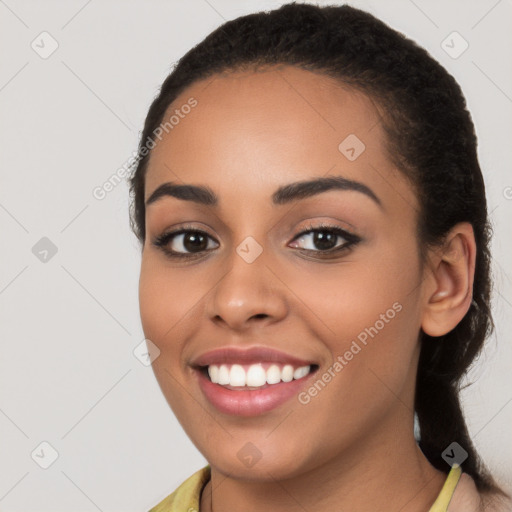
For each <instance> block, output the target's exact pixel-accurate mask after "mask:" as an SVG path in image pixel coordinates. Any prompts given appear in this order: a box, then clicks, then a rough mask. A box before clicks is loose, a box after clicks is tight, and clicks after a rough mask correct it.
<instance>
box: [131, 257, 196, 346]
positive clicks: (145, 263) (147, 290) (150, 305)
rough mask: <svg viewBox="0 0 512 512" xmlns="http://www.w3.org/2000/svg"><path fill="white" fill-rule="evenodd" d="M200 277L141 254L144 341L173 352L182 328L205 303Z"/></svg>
mask: <svg viewBox="0 0 512 512" xmlns="http://www.w3.org/2000/svg"><path fill="white" fill-rule="evenodd" d="M199 283H200V278H199V277H198V276H195V277H193V276H192V274H191V273H189V272H187V271H186V270H180V269H171V268H168V267H166V266H165V265H162V262H161V261H159V258H157V257H155V256H153V255H149V254H148V255H143V258H142V265H141V272H140V280H139V304H140V316H141V322H142V327H143V330H144V334H145V336H146V338H148V339H150V340H151V341H153V343H155V344H156V345H157V346H158V347H159V349H160V350H161V351H176V350H178V348H179V343H177V340H180V339H182V337H183V335H184V333H183V329H184V327H185V326H190V325H196V323H194V322H193V321H192V319H193V317H194V315H195V314H197V312H198V310H199V306H200V305H201V301H202V300H204V294H205V290H204V287H201V286H199Z"/></svg>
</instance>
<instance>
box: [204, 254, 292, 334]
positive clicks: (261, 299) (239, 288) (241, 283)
mask: <svg viewBox="0 0 512 512" xmlns="http://www.w3.org/2000/svg"><path fill="white" fill-rule="evenodd" d="M264 254H265V251H263V253H262V254H261V255H260V256H259V257H258V258H257V259H256V260H255V261H253V262H252V263H248V262H247V261H245V260H244V259H243V258H242V257H240V256H239V254H238V253H237V252H236V251H234V250H233V254H232V256H231V258H230V261H229V265H230V266H229V267H228V268H229V270H228V271H227V272H226V273H225V274H224V276H223V277H222V278H221V279H220V281H219V283H218V284H217V285H216V286H215V288H214V290H213V291H212V293H211V294H210V295H209V298H208V303H207V306H206V309H207V313H208V315H209V318H210V319H211V320H212V321H213V322H215V323H217V324H219V325H222V326H224V327H228V328H230V329H232V330H235V331H239V332H242V331H247V330H248V329H251V328H253V327H255V326H263V325H267V324H272V323H275V322H278V321H280V320H282V319H283V318H284V317H285V316H286V315H287V312H288V303H287V300H286V286H284V284H283V283H282V282H281V281H280V280H279V279H278V278H277V277H276V274H277V275H278V272H277V271H276V269H271V268H269V267H268V266H267V264H268V263H269V262H268V258H266V257H265V256H264Z"/></svg>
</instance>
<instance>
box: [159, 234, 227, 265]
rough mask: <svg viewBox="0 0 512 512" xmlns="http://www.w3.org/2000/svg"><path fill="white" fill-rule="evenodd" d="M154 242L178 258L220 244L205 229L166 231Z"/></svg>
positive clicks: (213, 247)
mask: <svg viewBox="0 0 512 512" xmlns="http://www.w3.org/2000/svg"><path fill="white" fill-rule="evenodd" d="M210 242H212V243H213V245H212V243H210ZM153 243H154V244H155V245H156V246H157V247H159V248H161V249H162V250H163V251H165V253H166V254H167V255H168V256H170V257H178V258H179V257H186V256H188V255H193V254H200V253H203V252H205V251H208V250H210V249H215V248H216V247H217V246H218V245H215V244H216V242H215V241H214V240H213V238H212V237H211V236H210V235H208V234H207V233H205V232H204V231H199V230H191V229H187V230H185V229H181V230H178V231H174V232H171V233H164V234H163V235H161V236H159V237H158V238H157V239H156V240H155V241H154V242H153Z"/></svg>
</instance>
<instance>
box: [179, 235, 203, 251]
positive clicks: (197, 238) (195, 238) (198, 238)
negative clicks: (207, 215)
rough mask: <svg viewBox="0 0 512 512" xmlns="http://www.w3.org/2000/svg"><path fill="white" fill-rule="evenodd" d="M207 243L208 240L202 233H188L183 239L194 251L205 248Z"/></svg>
mask: <svg viewBox="0 0 512 512" xmlns="http://www.w3.org/2000/svg"><path fill="white" fill-rule="evenodd" d="M207 245H208V241H207V240H206V237H205V236H203V235H202V234H201V233H188V234H186V235H185V238H184V240H183V246H184V247H185V249H187V251H190V252H193V251H194V249H197V250H199V251H201V250H205V249H206V246H207Z"/></svg>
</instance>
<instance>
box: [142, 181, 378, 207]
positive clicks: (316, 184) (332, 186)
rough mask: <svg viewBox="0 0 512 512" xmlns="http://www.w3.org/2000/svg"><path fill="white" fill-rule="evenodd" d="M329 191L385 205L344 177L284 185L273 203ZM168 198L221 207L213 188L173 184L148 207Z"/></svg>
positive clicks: (155, 195)
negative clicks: (353, 193) (346, 192)
mask: <svg viewBox="0 0 512 512" xmlns="http://www.w3.org/2000/svg"><path fill="white" fill-rule="evenodd" d="M329 190H355V191H356V192H361V193H362V194H365V195H366V196H368V197H369V198H370V199H372V200H373V201H374V202H375V203H376V204H377V205H379V207H380V208H382V202H381V201H380V199H379V198H378V197H377V195H376V194H375V193H374V192H373V190H371V189H370V188H369V187H367V186H366V185H364V184H363V183H360V182H359V181H354V180H349V179H347V178H344V177H343V176H328V177H322V178H315V179H312V180H307V181H297V182H295V183H289V184H287V185H283V186H281V187H279V188H278V189H277V190H276V191H275V192H274V193H273V194H272V203H273V204H274V205H284V204H288V203H291V202H293V201H297V200H300V199H306V198H308V197H312V196H314V195H317V194H321V193H322V192H327V191H329ZM166 196H171V197H175V198H177V199H182V200H184V201H192V202H194V203H198V204H202V205H205V206H217V205H218V204H219V197H218V196H217V195H216V194H215V192H214V191H213V190H212V189H211V188H210V187H207V186H204V185H179V184H177V183H173V182H166V183H163V184H162V185H160V186H159V187H158V188H157V189H156V190H155V191H154V192H153V193H152V194H151V195H150V196H149V198H148V199H147V201H146V206H148V205H150V204H152V203H154V202H156V201H157V200H159V199H161V198H163V197H166Z"/></svg>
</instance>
